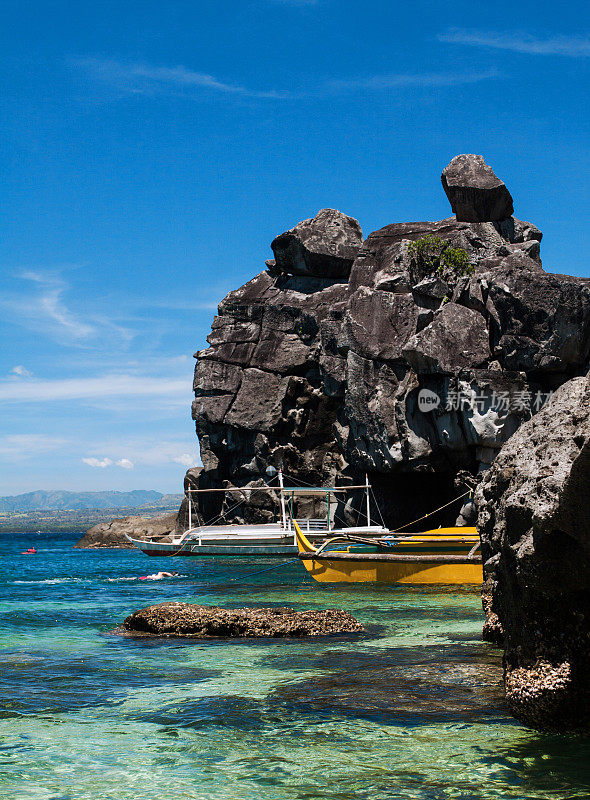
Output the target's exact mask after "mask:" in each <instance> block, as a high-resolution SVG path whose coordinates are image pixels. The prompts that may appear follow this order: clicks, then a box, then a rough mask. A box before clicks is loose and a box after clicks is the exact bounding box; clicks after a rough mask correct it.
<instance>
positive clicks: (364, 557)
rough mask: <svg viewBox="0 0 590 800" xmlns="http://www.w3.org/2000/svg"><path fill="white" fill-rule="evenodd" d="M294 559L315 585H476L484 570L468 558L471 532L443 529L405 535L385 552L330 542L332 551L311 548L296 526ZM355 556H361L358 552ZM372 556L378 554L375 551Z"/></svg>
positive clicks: (475, 538) (476, 560)
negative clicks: (297, 559) (299, 563)
mask: <svg viewBox="0 0 590 800" xmlns="http://www.w3.org/2000/svg"><path fill="white" fill-rule="evenodd" d="M295 530H296V535H297V545H298V548H299V558H300V559H301V561H302V562H303V564H304V566H305V569H306V570H307V571H308V572H309V574H310V575H311V577H312V578H314V580H316V581H319V582H320V583H384V584H395V583H405V584H417V585H423V584H432V585H439V586H440V585H443V586H444V585H449V586H451V585H460V584H471V585H481V583H482V582H483V565H482V562H481V558H480V557H479V556H475V555H474V554H473V553H474V551H475V550H476V549H477V545H478V542H479V538H478V535H477V531H476V529H475V528H463V529H461V528H444V529H438V530H435V531H426V532H425V533H420V534H409V535H408V537H407V538H405V539H400V538H399V537H398V539H397V540H396V539H395V537H393V539H392V541H391V552H389V548H385V549H384V548H383V547H380V546H379V547H371V546H367V545H366V544H364V545H363V544H361V545H358V544H355V543H354V541H351V542H350V543H349V544H348V546H347V543H346V542H342V541H341V542H336V541H334V542H333V543H332V544H331V545H330V542H328V543H327V544H328V545H330V546H331V547H332V548H336V549H324V548H319V550H318V548H316V547H314V545H313V544H312V543H311V542H310V541H309V539H308V538H307V537H306V536H305V534H304V533H302V531H301V529H300V528H299V526H298V525H297V524H296V525H295ZM359 551H360V552H359ZM376 551H377V552H376Z"/></svg>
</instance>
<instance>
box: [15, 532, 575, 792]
mask: <svg viewBox="0 0 590 800" xmlns="http://www.w3.org/2000/svg"><path fill="white" fill-rule="evenodd" d="M75 538H77V537H71V538H70V537H66V536H64V535H62V534H60V535H57V536H41V535H30V536H11V535H6V534H5V535H3V543H4V557H3V559H2V562H1V564H0V798H2V800H4V798H19V799H20V798H23V800H25V799H28V798H31V800H32V799H33V798H34V799H35V800H37V799H39V800H69V799H70V798H72V799H74V798H75V800H90V799H92V800H97V799H98V798H108V799H109V800H110V799H111V798H112V800H131V799H132V800H144V798H145V800H155V799H156V798H164V797H165V798H170V800H184V798H191V800H201V798H202V799H203V800H205V799H207V800H226V799H227V800H240V799H243V800H246V799H247V800H250V799H251V798H252V800H253V799H254V798H256V799H258V798H260V799H261V800H303V799H305V800H312V799H314V800H315V798H326V799H327V800H344V799H345V798H346V799H348V798H351V797H355V798H360V799H361V800H362V799H363V798H367V799H369V798H370V800H380V798H392V800H393V798H404V799H405V798H419V799H420V800H439V798H440V799H442V798H461V800H468V799H469V800H471V799H472V798H473V799H474V800H475V798H477V800H488V798H560V800H561V799H562V798H574V797H575V798H588V797H590V763H589V759H588V744H587V742H586V741H585V740H583V739H576V738H566V737H557V736H547V735H542V734H537V733H534V732H531V731H528V730H526V729H524V728H522V727H521V726H519V725H518V724H517V723H516V722H514V721H513V720H512V719H511V718H509V717H507V716H506V714H505V712H504V710H503V707H502V699H501V692H500V686H499V679H500V664H499V655H498V653H497V651H495V650H494V649H493V648H491V647H490V646H488V645H486V644H484V643H482V642H481V641H480V639H479V637H480V632H481V606H480V600H479V597H478V595H477V594H476V593H474V592H471V591H461V590H453V591H445V592H439V591H434V590H432V589H425V590H417V589H412V588H402V587H396V588H393V587H389V588H376V587H362V586H361V587H359V586H356V587H354V586H352V587H347V586H342V587H338V586H335V587H329V586H321V585H320V584H316V583H313V582H312V581H311V579H310V578H308V576H307V574H306V573H304V571H303V569H302V567H301V566H300V565H299V564H290V565H287V566H285V567H281V568H280V569H277V570H271V571H269V572H264V573H261V574H258V575H252V576H250V577H239V579H237V580H233V581H230V580H229V579H228V575H230V574H233V575H235V576H243V575H245V574H246V573H249V572H252V571H254V570H256V569H258V568H262V567H264V566H271V565H272V564H275V563H277V562H275V561H272V560H267V561H266V562H261V563H260V564H257V563H255V562H254V561H253V560H247V559H230V558H224V559H221V558H220V559H203V560H200V559H174V561H173V560H172V559H161V560H160V559H148V558H147V557H146V556H144V555H142V554H141V553H139V552H136V551H128V550H118V551H116V550H72V549H71V547H72V544H73V542H74V541H75ZM32 544H34V545H35V546H36V547H37V548H38V550H39V553H38V554H37V555H36V556H21V555H20V551H21V550H23V549H26V547H29V546H31V545H32ZM170 568H174V569H178V571H179V572H181V574H182V576H183V577H179V578H175V579H170V580H166V581H154V582H148V581H140V580H138V577H139V576H140V575H143V574H146V573H148V572H150V573H151V572H155V571H157V570H158V569H170ZM212 584H213V585H212ZM164 600H187V601H194V602H203V603H209V604H219V605H227V606H240V605H248V604H252V605H287V604H288V605H293V606H295V607H296V608H300V609H306V608H329V607H336V608H344V609H347V610H349V611H351V612H352V613H353V614H354V615H355V616H356V617H357V618H358V619H359V620H361V621H362V622H363V623H364V624H365V625H367V626H368V628H369V632H368V634H367V635H365V636H363V637H361V638H359V637H341V638H331V639H310V640H302V641H286V640H265V641H208V642H195V641H182V640H150V639H129V638H121V637H118V636H113V635H111V634H110V633H109V631H111V630H112V629H113V628H114V627H115V626H116V625H117V624H118V623H119V622H120V621H121V620H123V619H124V617H125V616H126V615H127V614H129V613H131V612H132V611H134V610H136V609H138V608H141V607H143V606H145V605H149V604H152V603H156V602H162V601H164Z"/></svg>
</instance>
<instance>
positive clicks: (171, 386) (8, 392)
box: [0, 375, 191, 404]
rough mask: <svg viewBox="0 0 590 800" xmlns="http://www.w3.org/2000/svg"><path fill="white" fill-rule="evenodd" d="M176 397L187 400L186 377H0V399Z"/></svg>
mask: <svg viewBox="0 0 590 800" xmlns="http://www.w3.org/2000/svg"><path fill="white" fill-rule="evenodd" d="M150 396H151V397H175V398H176V399H177V400H178V402H179V403H182V404H185V403H188V402H189V400H190V396H191V387H190V381H189V380H187V379H176V378H158V377H141V376H137V375H104V376H102V377H99V378H63V379H58V380H38V379H34V380H29V381H26V382H24V381H23V382H20V381H19V382H16V381H7V380H5V381H0V402H1V401H4V402H6V403H21V402H30V403H44V402H48V401H67V400H91V401H96V400H99V399H101V398H102V399H105V398H116V397H119V398H120V397H150Z"/></svg>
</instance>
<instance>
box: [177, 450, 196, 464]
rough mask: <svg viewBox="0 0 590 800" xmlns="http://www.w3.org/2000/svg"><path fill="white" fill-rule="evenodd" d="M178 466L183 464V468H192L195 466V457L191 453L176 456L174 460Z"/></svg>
mask: <svg viewBox="0 0 590 800" xmlns="http://www.w3.org/2000/svg"><path fill="white" fill-rule="evenodd" d="M172 460H173V461H175V462H176V463H177V464H182V466H183V467H192V466H193V464H195V456H194V455H193V456H191V454H190V453H182V455H180V456H174V458H173V459H172Z"/></svg>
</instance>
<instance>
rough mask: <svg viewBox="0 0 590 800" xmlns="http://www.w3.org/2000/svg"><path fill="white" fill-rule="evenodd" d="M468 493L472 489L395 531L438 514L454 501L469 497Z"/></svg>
mask: <svg viewBox="0 0 590 800" xmlns="http://www.w3.org/2000/svg"><path fill="white" fill-rule="evenodd" d="M468 494H471V489H469V490H468V491H467V492H464V493H463V494H460V495H459V497H455V499H454V500H451V501H449V502H448V503H445V504H444V506H439V507H438V508H435V509H434V511H429V512H428V514H424V515H423V516H422V517H418V519H413V520H412V521H411V522H406V524H405V525H400V526H399V528H396V529H395V531H394V533H397V531H403V529H404V528H409V527H410V525H415V524H416V522H420V521H421V520H423V519H426V517H431V516H432V515H433V514H436V513H437V511H442V510H443V508H446V507H447V506H452V505H453V503H456V502H457V500H461V499H462V498H463V497H467V495H468Z"/></svg>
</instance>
